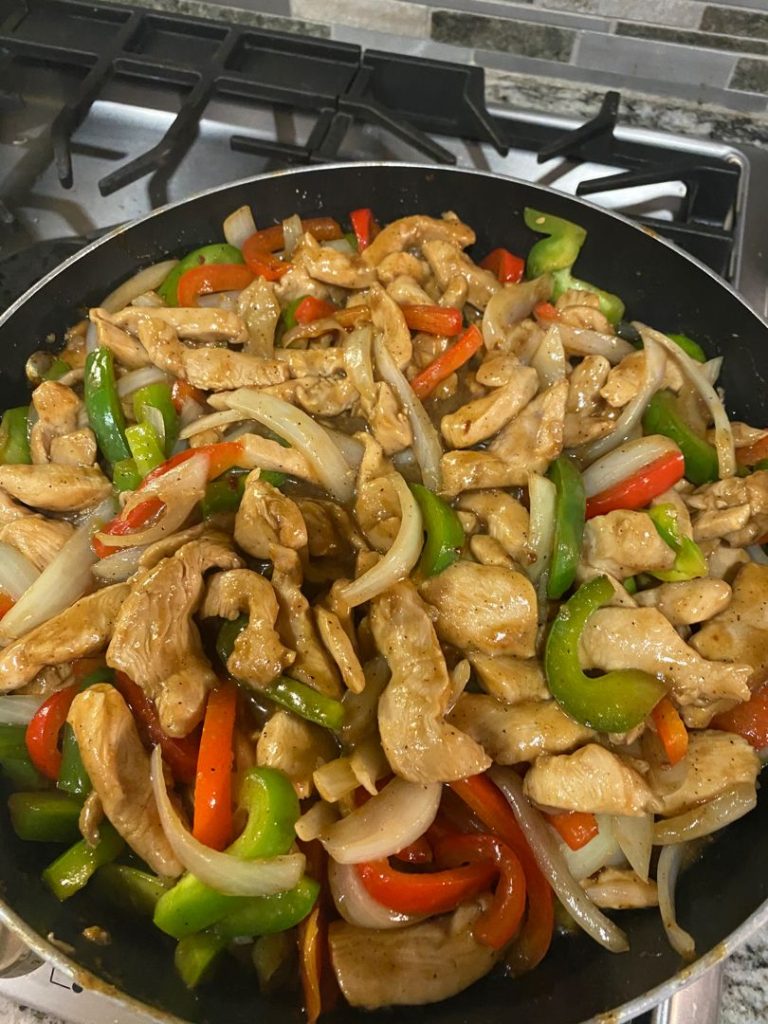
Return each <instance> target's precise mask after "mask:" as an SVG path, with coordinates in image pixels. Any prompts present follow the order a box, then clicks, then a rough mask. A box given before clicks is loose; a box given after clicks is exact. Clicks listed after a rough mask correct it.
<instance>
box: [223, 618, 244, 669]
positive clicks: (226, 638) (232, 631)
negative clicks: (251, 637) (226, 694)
mask: <svg viewBox="0 0 768 1024" xmlns="http://www.w3.org/2000/svg"><path fill="white" fill-rule="evenodd" d="M247 625H248V616H247V615H238V617H237V618H236V619H229V620H227V621H225V622H224V623H223V624H222V626H221V628H220V629H219V633H218V636H217V637H216V653H217V654H218V656H219V658H220V659H221V663H222V665H223V666H224V668H226V667H227V662H228V661H229V656H230V655H231V653H232V651H233V650H234V649H235V641H236V640H237V638H238V637H239V636H240V634H241V633H242V631H243V630H244V629H245V627H246V626H247Z"/></svg>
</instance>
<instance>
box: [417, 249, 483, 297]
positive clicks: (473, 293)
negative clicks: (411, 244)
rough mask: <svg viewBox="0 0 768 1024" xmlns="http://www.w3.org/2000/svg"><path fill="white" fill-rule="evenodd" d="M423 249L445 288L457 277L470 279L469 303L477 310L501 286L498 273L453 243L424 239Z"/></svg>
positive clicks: (439, 281) (442, 286) (439, 283)
mask: <svg viewBox="0 0 768 1024" xmlns="http://www.w3.org/2000/svg"><path fill="white" fill-rule="evenodd" d="M422 251H423V253H424V256H425V257H426V260H427V263H429V266H430V269H431V270H432V273H433V274H434V275H435V279H436V281H437V283H438V285H439V286H440V288H441V290H442V291H445V290H446V289H447V288H448V286H449V285H450V283H451V281H452V280H453V279H454V278H456V277H461V278H463V279H464V280H465V281H466V282H467V302H468V303H469V304H470V305H471V306H474V307H475V309H480V310H483V309H485V307H486V306H487V305H488V301H489V300H490V298H491V296H492V295H493V294H495V292H497V291H498V290H499V289H500V288H501V287H502V286H501V285H500V284H499V279H498V278H497V277H496V275H495V274H492V273H491V271H490V270H483V268H482V267H478V265H477V264H476V263H473V262H472V260H471V259H470V258H469V256H467V255H466V253H463V252H462V251H461V249H458V248H457V247H456V246H455V245H454V244H453V243H451V242H443V241H440V240H435V241H433V242H425V243H424V245H423V247H422Z"/></svg>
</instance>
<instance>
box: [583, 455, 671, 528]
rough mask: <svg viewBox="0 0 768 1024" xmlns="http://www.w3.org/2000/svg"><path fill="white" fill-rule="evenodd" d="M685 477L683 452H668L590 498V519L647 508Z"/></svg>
mask: <svg viewBox="0 0 768 1024" xmlns="http://www.w3.org/2000/svg"><path fill="white" fill-rule="evenodd" d="M684 473H685V459H684V457H683V453H682V452H679V451H678V452H668V453H667V454H666V455H662V456H661V457H660V458H658V459H654V460H653V462H649V463H648V465H647V466H644V467H643V468H642V469H640V470H638V471H637V473H633V474H632V476H629V477H627V479H626V480H621V481H620V482H619V483H617V484H614V485H613V487H608V488H606V489H605V490H604V491H600V493H599V494H594V495H593V496H592V497H591V498H587V519H592V518H593V517H594V516H603V515H605V514H606V513H607V512H614V511H615V510H616V509H634V508H645V506H646V505H648V504H650V502H651V500H652V499H653V498H657V497H658V496H659V495H660V494H663V493H664V491H668V490H669V488H670V487H674V485H675V484H676V483H677V481H678V480H682V478H683V474H684Z"/></svg>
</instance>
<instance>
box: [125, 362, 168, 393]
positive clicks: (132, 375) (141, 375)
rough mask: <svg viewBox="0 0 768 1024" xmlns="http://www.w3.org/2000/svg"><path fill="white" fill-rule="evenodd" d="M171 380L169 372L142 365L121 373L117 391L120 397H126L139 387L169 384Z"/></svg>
mask: <svg viewBox="0 0 768 1024" xmlns="http://www.w3.org/2000/svg"><path fill="white" fill-rule="evenodd" d="M172 380H173V378H172V377H171V376H170V374H168V373H165V372H164V371H163V370H160V369H159V368H158V367H157V366H142V367H140V368H139V369H138V370H131V371H130V372H129V373H124V374H123V376H122V377H121V378H120V379H119V380H118V382H117V393H118V395H119V396H120V398H127V397H128V395H132V394H133V392H134V391H138V390H139V388H145V387H147V386H148V385H149V384H170V383H171V381H172Z"/></svg>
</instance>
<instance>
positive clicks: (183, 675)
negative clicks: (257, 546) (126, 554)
mask: <svg viewBox="0 0 768 1024" xmlns="http://www.w3.org/2000/svg"><path fill="white" fill-rule="evenodd" d="M241 564H242V563H241V561H240V559H239V557H238V556H237V555H236V554H235V553H234V551H232V549H231V548H230V547H228V546H227V545H225V544H222V543H220V542H217V541H215V540H211V539H210V538H209V537H205V536H203V537H200V538H199V539H198V540H193V541H189V542H188V543H187V544H184V545H183V547H180V548H179V550H178V551H177V552H176V553H175V554H174V555H172V556H171V557H170V558H164V559H162V561H160V562H158V563H157V565H155V566H154V567H153V568H152V569H147V570H146V571H144V572H143V573H141V574H139V575H138V576H135V577H134V578H133V581H132V582H131V584H130V593H129V594H128V596H127V598H126V599H125V601H124V603H123V606H122V608H121V609H120V613H119V615H118V618H117V622H116V624H115V629H114V632H113V634H112V641H111V643H110V645H109V648H108V649H107V664H108V665H109V666H110V668H116V669H120V671H121V672H125V673H126V675H128V676H130V678H131V679H133V680H134V681H135V682H136V683H138V685H139V686H140V687H141V688H142V690H144V692H145V693H146V695H147V696H148V697H149V698H150V700H153V701H154V702H155V705H156V707H157V712H158V715H159V717H160V724H161V725H162V727H163V730H164V731H165V732H167V733H168V735H169V736H186V735H187V734H188V733H189V732H191V731H192V729H194V727H195V726H196V725H197V723H198V722H199V721H200V719H201V717H202V714H203V711H204V708H205V698H206V696H207V694H208V690H209V689H210V688H211V687H212V686H215V685H216V673H215V672H214V671H213V669H212V668H211V666H210V665H209V664H208V660H207V659H206V657H205V655H204V654H203V647H202V643H201V642H200V634H199V633H198V630H197V626H196V625H195V623H194V621H193V619H192V616H193V615H194V614H195V612H196V611H197V610H198V608H199V607H200V603H201V601H202V597H203V589H204V587H205V580H204V573H205V572H206V571H207V570H208V569H213V568H214V567H215V568H218V569H237V568H239V566H240V565H241Z"/></svg>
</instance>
